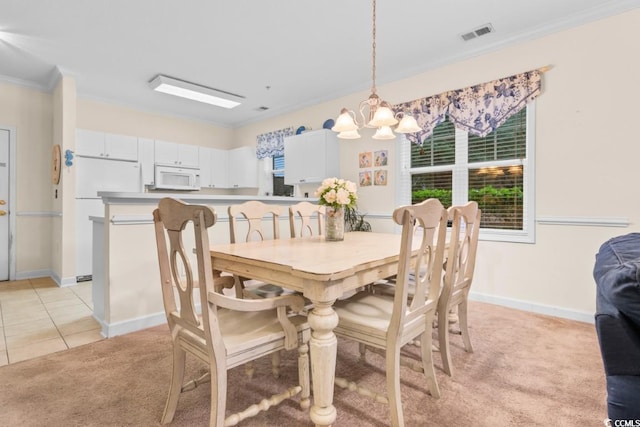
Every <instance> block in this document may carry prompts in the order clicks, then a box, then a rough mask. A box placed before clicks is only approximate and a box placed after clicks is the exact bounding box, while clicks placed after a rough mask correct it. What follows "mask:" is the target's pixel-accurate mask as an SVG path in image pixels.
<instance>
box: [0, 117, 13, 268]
mask: <svg viewBox="0 0 640 427" xmlns="http://www.w3.org/2000/svg"><path fill="white" fill-rule="evenodd" d="M15 145H16V144H15V130H13V129H10V128H7V127H3V126H0V281H5V280H9V279H13V278H14V276H15V265H14V264H13V256H12V255H13V253H14V252H13V248H14V247H15V245H14V243H13V241H12V240H13V239H12V238H11V236H13V235H14V231H15V213H14V210H13V203H12V198H13V197H12V196H13V194H15V173H14V170H15V169H14V165H15V158H16V157H15Z"/></svg>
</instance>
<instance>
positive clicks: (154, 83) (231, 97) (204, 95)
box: [149, 74, 244, 108]
mask: <svg viewBox="0 0 640 427" xmlns="http://www.w3.org/2000/svg"><path fill="white" fill-rule="evenodd" d="M149 86H150V87H151V88H152V89H153V90H155V91H158V92H162V93H168V94H169V95H175V96H179V97H182V98H187V99H191V100H194V101H199V102H204V103H205V104H211V105H215V106H217V107H222V108H234V107H237V106H238V105H240V103H241V101H242V100H243V99H244V97H243V96H240V95H236V94H233V93H229V92H224V91H221V90H217V89H213V88H210V87H206V86H202V85H199V84H196V83H190V82H187V81H184V80H180V79H174V78H173V77H167V76H163V75H162V74H159V75H157V76H156V77H154V78H153V80H151V81H150V82H149Z"/></svg>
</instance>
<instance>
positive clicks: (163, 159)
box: [155, 140, 199, 168]
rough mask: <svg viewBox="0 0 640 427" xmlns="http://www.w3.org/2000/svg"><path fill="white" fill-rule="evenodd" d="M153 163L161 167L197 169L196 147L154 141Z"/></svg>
mask: <svg viewBox="0 0 640 427" xmlns="http://www.w3.org/2000/svg"><path fill="white" fill-rule="evenodd" d="M155 162H156V163H159V164H163V165H175V166H184V167H191V168H197V167H198V166H199V160H198V146H197V145H186V144H177V143H175V142H169V141H160V140H156V141H155Z"/></svg>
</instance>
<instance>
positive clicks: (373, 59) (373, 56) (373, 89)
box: [371, 0, 376, 93]
mask: <svg viewBox="0 0 640 427" xmlns="http://www.w3.org/2000/svg"><path fill="white" fill-rule="evenodd" d="M372 33H373V42H372V45H371V48H372V49H371V52H372V53H371V62H372V66H371V81H372V84H371V92H372V93H376V0H373V31H372Z"/></svg>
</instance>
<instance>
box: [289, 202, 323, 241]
mask: <svg viewBox="0 0 640 427" xmlns="http://www.w3.org/2000/svg"><path fill="white" fill-rule="evenodd" d="M323 216H324V206H320V205H314V204H313V203H310V202H299V203H296V204H293V205H291V206H289V227H290V229H291V238H292V239H293V238H296V237H304V236H321V235H322V228H323ZM316 221H317V228H316V226H315V225H313V223H314V222H316ZM298 224H299V225H298ZM314 230H317V231H314Z"/></svg>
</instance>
